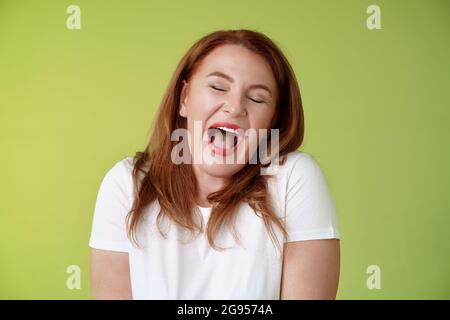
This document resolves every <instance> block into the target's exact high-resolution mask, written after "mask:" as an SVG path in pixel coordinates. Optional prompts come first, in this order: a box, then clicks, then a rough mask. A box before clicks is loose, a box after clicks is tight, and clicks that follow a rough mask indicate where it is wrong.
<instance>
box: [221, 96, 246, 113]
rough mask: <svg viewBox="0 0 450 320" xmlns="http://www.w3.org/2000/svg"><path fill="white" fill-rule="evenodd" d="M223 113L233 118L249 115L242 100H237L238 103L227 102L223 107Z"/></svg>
mask: <svg viewBox="0 0 450 320" xmlns="http://www.w3.org/2000/svg"><path fill="white" fill-rule="evenodd" d="M223 111H224V112H226V113H229V114H230V116H232V117H242V116H246V115H247V109H246V108H245V107H244V106H243V104H242V102H241V101H240V99H236V101H226V102H225V103H224V106H223Z"/></svg>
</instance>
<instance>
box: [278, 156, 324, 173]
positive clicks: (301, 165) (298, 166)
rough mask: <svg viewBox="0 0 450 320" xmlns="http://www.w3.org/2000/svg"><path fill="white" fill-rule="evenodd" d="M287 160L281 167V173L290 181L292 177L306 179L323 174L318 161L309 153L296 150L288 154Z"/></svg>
mask: <svg viewBox="0 0 450 320" xmlns="http://www.w3.org/2000/svg"><path fill="white" fill-rule="evenodd" d="M285 158H286V160H285V161H284V164H282V165H280V171H279V173H280V174H281V175H282V176H284V177H285V178H287V179H288V180H289V178H292V175H295V176H296V177H297V178H299V177H298V176H301V177H305V178H306V177H308V176H314V175H318V174H319V175H320V174H321V173H322V171H321V169H320V166H319V163H318V161H317V160H316V158H315V157H314V156H312V155H311V154H309V153H306V152H304V151H298V150H296V151H293V152H290V153H288V154H286V155H285Z"/></svg>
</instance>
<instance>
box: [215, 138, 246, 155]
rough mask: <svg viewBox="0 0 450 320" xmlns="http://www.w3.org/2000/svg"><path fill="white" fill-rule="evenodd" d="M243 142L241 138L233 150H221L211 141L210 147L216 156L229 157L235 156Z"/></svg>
mask: <svg viewBox="0 0 450 320" xmlns="http://www.w3.org/2000/svg"><path fill="white" fill-rule="evenodd" d="M242 141H243V139H242V138H239V139H238V143H236V145H235V146H234V147H233V148H229V149H226V148H219V147H217V146H215V145H214V143H212V142H211V140H209V141H208V146H209V147H210V148H211V150H212V151H213V152H214V155H220V156H229V155H230V154H233V153H234V152H235V151H236V149H237V148H238V146H239V145H240V144H241V142H242Z"/></svg>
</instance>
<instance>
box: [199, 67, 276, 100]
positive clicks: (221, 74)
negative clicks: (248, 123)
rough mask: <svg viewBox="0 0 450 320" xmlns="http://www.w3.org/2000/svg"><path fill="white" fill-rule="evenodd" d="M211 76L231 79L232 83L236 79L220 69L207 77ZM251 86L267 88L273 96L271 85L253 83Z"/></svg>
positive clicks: (253, 87)
mask: <svg viewBox="0 0 450 320" xmlns="http://www.w3.org/2000/svg"><path fill="white" fill-rule="evenodd" d="M211 76H216V77H221V78H224V79H226V80H228V81H230V82H231V83H233V82H234V79H233V78H232V77H230V76H229V75H227V74H225V73H223V72H220V71H214V72H211V73H210V74H208V75H207V76H206V77H211ZM250 88H252V89H264V90H266V91H267V92H269V93H270V96H272V91H270V89H269V87H268V86H266V85H264V84H253V85H251V86H250Z"/></svg>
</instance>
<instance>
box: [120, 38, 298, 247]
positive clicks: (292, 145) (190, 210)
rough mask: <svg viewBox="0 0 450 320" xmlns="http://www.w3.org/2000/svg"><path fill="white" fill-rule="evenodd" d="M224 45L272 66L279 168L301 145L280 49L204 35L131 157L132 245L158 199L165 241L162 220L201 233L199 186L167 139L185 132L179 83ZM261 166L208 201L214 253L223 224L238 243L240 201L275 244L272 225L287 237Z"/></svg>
mask: <svg viewBox="0 0 450 320" xmlns="http://www.w3.org/2000/svg"><path fill="white" fill-rule="evenodd" d="M225 44H234V45H242V46H244V47H245V48H247V49H249V50H251V51H252V52H255V53H256V54H259V55H260V56H262V57H263V58H264V59H266V61H267V62H268V64H269V65H270V66H271V68H272V72H273V75H274V78H275V81H276V85H277V89H278V90H277V91H278V99H277V108H276V112H275V115H274V117H273V119H272V124H271V128H268V129H272V128H276V129H278V130H279V149H278V150H279V159H280V163H281V164H283V163H284V161H285V160H286V157H285V156H286V155H287V154H288V153H289V152H292V151H295V150H297V149H298V148H299V147H300V146H301V144H302V142H303V135H304V119H303V108H302V102H301V97H300V89H299V87H298V84H297V80H296V78H295V75H294V72H293V70H292V67H291V66H290V64H289V62H288V60H287V59H286V57H285V56H284V54H283V53H282V51H281V50H280V49H279V48H278V46H277V45H276V44H275V43H274V42H273V41H272V40H271V39H269V38H268V37H267V36H265V35H264V34H262V33H260V32H255V31H251V30H227V31H216V32H213V33H211V34H208V35H206V36H204V37H203V38H201V39H200V40H199V41H197V42H196V43H195V44H194V45H193V46H192V47H191V48H190V49H189V50H188V52H187V53H186V54H185V55H184V57H183V58H182V59H181V61H180V62H179V64H178V66H177V68H176V70H175V72H174V74H173V76H172V78H171V80H170V83H169V85H168V88H167V90H166V92H165V95H164V97H163V99H162V102H161V104H160V107H159V112H158V114H157V116H156V118H155V119H154V122H153V131H152V133H151V136H150V139H149V142H148V145H147V147H146V148H145V150H144V151H142V152H136V155H135V156H134V168H133V182H134V200H133V205H132V208H131V210H130V212H129V213H128V216H127V231H128V236H129V237H130V238H131V239H132V240H133V242H134V243H135V244H137V240H136V239H137V238H136V232H137V228H138V225H139V223H140V222H141V221H142V218H143V216H144V212H145V208H146V207H147V206H148V205H150V204H151V203H153V202H154V201H159V205H160V208H161V210H160V211H159V213H158V216H157V225H158V229H159V232H160V233H161V235H162V236H163V237H166V235H165V234H164V233H163V232H162V228H161V222H162V219H163V217H168V218H170V220H171V221H173V222H175V223H176V224H177V225H179V226H181V227H184V228H186V229H187V230H189V231H191V232H193V233H195V232H196V231H198V232H202V231H203V222H202V220H200V223H198V221H197V220H196V219H195V216H196V215H197V217H198V216H199V215H200V212H199V211H198V209H197V205H196V199H197V182H196V179H195V176H194V172H193V169H192V165H190V164H181V165H180V164H178V165H177V164H174V163H173V162H172V161H171V151H172V148H173V147H174V145H175V144H176V143H177V142H176V141H171V139H170V136H171V133H172V132H173V131H174V130H175V129H178V128H185V129H186V128H187V124H186V118H183V117H181V116H179V113H178V110H179V106H180V96H181V90H182V85H183V80H186V81H188V80H189V79H190V77H191V76H192V75H193V73H194V72H195V69H196V67H197V66H198V65H199V63H200V62H201V61H202V59H204V58H205V57H206V56H207V55H208V54H209V53H210V52H211V51H212V50H214V49H215V48H217V47H219V46H221V45H225ZM269 131H270V130H269ZM268 146H270V135H269V141H268ZM268 150H270V148H269V147H268ZM262 166H267V165H263V164H261V163H260V162H259V161H258V163H257V164H246V165H245V166H244V167H243V168H242V169H241V170H240V171H239V172H237V173H236V174H234V175H233V176H232V177H231V179H230V183H229V184H228V185H227V186H226V187H224V188H223V189H222V190H219V191H217V192H214V193H212V194H210V195H209V196H208V197H207V199H208V201H209V202H210V203H211V204H212V205H213V207H212V212H211V215H210V218H209V221H208V224H207V230H206V234H207V238H208V242H209V244H210V245H211V246H212V247H213V248H214V249H216V250H222V249H223V248H220V247H218V246H217V245H216V244H215V242H214V238H215V237H216V235H217V233H218V232H219V230H220V229H221V228H222V227H224V226H228V227H231V231H232V233H233V235H234V237H235V238H236V239H237V240H238V241H239V236H238V234H237V232H236V228H235V225H234V218H235V216H236V212H237V210H236V209H237V208H238V206H239V205H240V204H241V203H248V204H249V206H250V207H251V208H252V209H253V210H254V212H255V214H257V215H258V216H259V217H261V218H262V219H263V221H264V224H265V226H266V228H267V230H268V232H269V235H270V237H271V239H272V241H277V242H278V239H277V238H276V234H275V232H274V229H273V225H275V226H277V227H278V228H280V230H281V231H282V234H283V236H284V238H285V239H286V235H287V234H286V230H285V226H284V224H283V220H282V219H280V218H279V217H278V216H277V214H276V213H275V212H274V208H273V204H272V200H271V197H270V196H269V192H268V184H267V180H268V179H270V175H261V174H260V169H261V167H262ZM186 186H189V187H186ZM278 244H279V243H278Z"/></svg>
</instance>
